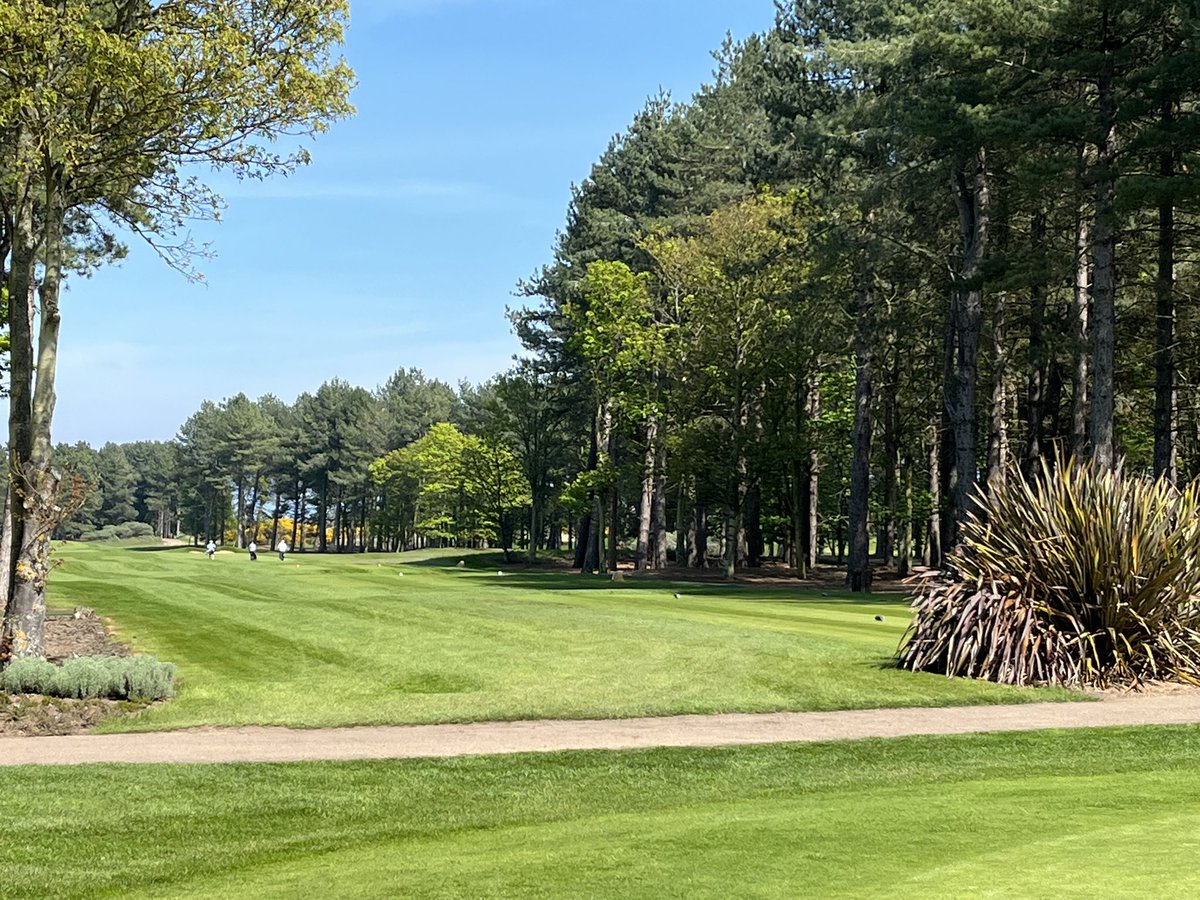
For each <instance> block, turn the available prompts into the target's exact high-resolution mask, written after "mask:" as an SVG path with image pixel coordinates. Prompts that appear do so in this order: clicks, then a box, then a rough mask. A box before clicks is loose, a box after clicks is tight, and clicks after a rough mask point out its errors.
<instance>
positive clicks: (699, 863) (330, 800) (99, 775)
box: [0, 727, 1200, 898]
mask: <svg viewBox="0 0 1200 900" xmlns="http://www.w3.org/2000/svg"><path fill="white" fill-rule="evenodd" d="M1198 765H1200V729H1197V728H1195V727H1174V728H1146V729H1127V730H1110V731H1103V730H1097V731H1071V732H1050V733H1041V734H1031V733H1017V734H992V735H976V736H958V737H940V738H905V739H900V740H891V741H851V742H843V743H839V744H825V745H811V744H810V745H799V746H796V745H792V746H787V745H776V746H767V747H743V748H727V749H706V750H682V749H670V750H652V751H636V752H621V753H604V752H590V753H563V754H552V755H545V756H509V757H475V758H462V759H455V760H440V761H433V760H407V761H396V762H367V763H303V764H287V765H253V766H251V765H237V766H154V767H151V766H87V767H81V768H66V769H63V768H25V769H20V770H0V877H2V878H3V884H4V894H5V896H11V897H18V896H21V897H54V896H95V895H114V894H120V895H121V896H155V897H214V898H216V897H221V898H227V897H300V896H305V897H315V896H320V897H331V898H341V897H444V896H462V897H513V896H523V897H531V896H533V897H597V896H606V897H616V896H619V897H730V896H757V897H787V898H791V897H945V896H955V897H961V896H970V897H1030V896H1055V897H1087V898H1091V897H1118V896H1130V897H1133V896H1157V897H1187V896H1196V895H1197V892H1198V891H1200V870H1198V869H1197V867H1196V866H1195V859H1196V856H1197V853H1198V852H1200V837H1198V835H1200V781H1198V780H1197V779H1196V777H1195V772H1196V769H1197V766H1198Z"/></svg>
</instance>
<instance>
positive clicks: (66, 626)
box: [0, 607, 144, 737]
mask: <svg viewBox="0 0 1200 900" xmlns="http://www.w3.org/2000/svg"><path fill="white" fill-rule="evenodd" d="M45 642H46V658H47V659H49V660H50V661H51V662H54V663H61V662H62V661H63V660H65V659H69V658H71V657H72V656H131V655H132V652H131V651H130V649H129V648H128V647H127V646H126V645H125V644H122V643H121V642H120V641H116V640H113V637H112V635H110V634H109V632H108V627H107V626H106V625H105V624H104V620H103V619H101V618H100V617H99V616H97V615H96V614H95V613H94V612H92V610H90V609H87V608H84V607H81V608H79V609H77V610H75V613H74V615H67V616H48V617H47V618H46V634H45ZM143 706H144V704H139V703H130V702H128V701H123V700H99V699H94V700H72V699H66V698H61V697H43V696H42V695H40V694H5V693H0V736H3V737H42V736H46V735H56V734H83V733H84V732H87V731H90V730H91V729H93V728H95V727H96V726H97V725H99V724H100V723H101V722H102V721H104V720H105V719H108V718H111V717H112V716H115V715H122V714H125V713H128V712H130V711H134V710H138V709H141V708H143Z"/></svg>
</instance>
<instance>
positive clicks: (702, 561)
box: [692, 501, 708, 569]
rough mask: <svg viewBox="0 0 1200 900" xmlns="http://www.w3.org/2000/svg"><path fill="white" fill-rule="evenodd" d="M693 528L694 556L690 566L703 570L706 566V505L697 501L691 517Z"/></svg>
mask: <svg viewBox="0 0 1200 900" xmlns="http://www.w3.org/2000/svg"><path fill="white" fill-rule="evenodd" d="M693 521H694V522H695V526H694V528H693V529H692V539H693V541H694V544H693V546H694V548H695V549H694V555H693V557H692V566H693V567H694V568H697V569H703V568H705V567H706V566H707V565H708V504H707V503H700V502H698V501H697V503H696V508H695V514H694V517H693Z"/></svg>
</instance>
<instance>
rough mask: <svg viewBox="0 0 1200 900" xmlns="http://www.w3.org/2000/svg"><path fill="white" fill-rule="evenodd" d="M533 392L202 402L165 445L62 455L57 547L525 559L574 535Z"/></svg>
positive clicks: (410, 373) (326, 394)
mask: <svg viewBox="0 0 1200 900" xmlns="http://www.w3.org/2000/svg"><path fill="white" fill-rule="evenodd" d="M542 389H543V385H541V384H539V383H538V381H537V379H535V378H534V377H533V376H531V375H528V373H525V374H522V371H521V370H520V369H515V370H514V371H512V372H510V373H507V374H506V375H504V376H502V377H500V378H497V379H493V380H491V381H489V382H488V383H487V384H485V385H483V386H480V387H474V386H472V385H469V384H466V383H464V384H461V385H459V387H458V389H457V390H455V389H452V388H451V387H449V386H448V385H447V384H445V383H443V382H441V381H438V380H436V379H428V378H426V377H425V376H424V374H423V373H422V372H421V371H420V370H417V369H407V370H405V369H401V370H399V371H397V372H396V373H395V374H394V375H392V376H391V377H390V378H389V379H388V380H387V381H386V382H385V383H384V384H383V385H382V386H380V387H379V388H377V389H376V390H374V391H369V390H367V389H365V388H361V387H355V386H352V385H350V384H347V383H346V382H344V381H340V380H336V379H335V380H332V381H328V382H326V383H325V384H323V385H321V387H320V388H318V389H317V390H316V391H314V392H312V393H304V394H301V395H300V396H299V397H298V398H297V399H296V401H295V402H294V403H290V404H289V403H285V402H283V401H281V400H280V399H278V398H277V397H274V396H270V395H267V396H264V397H260V398H258V399H257V400H251V399H249V398H248V397H246V395H244V394H238V395H236V396H234V397H231V398H228V399H226V400H223V401H221V402H213V401H205V402H204V403H202V404H201V406H200V408H199V409H198V410H197V411H196V412H195V413H194V414H193V415H192V416H190V417H189V418H188V420H187V421H186V422H184V423H183V425H182V426H181V427H180V429H179V434H178V435H177V437H176V438H175V440H173V441H137V442H132V443H126V444H115V443H107V444H105V445H104V446H102V447H100V448H99V449H94V448H92V447H90V446H89V445H87V444H86V443H77V444H73V445H59V446H58V447H56V448H55V458H56V461H57V463H56V464H57V465H58V466H59V468H60V470H61V473H62V476H63V478H64V479H65V480H66V482H67V483H68V484H70V485H72V486H73V490H72V494H73V496H74V497H75V502H73V503H70V504H69V515H68V516H67V517H66V518H65V519H64V520H63V521H61V522H60V524H59V525H58V527H57V530H56V537H58V538H65V539H82V540H93V539H104V538H115V537H126V536H134V535H136V534H156V535H158V536H160V537H179V536H184V537H190V538H191V539H192V541H193V542H194V543H197V544H198V543H204V542H206V541H208V540H210V539H212V540H216V541H218V542H222V543H223V542H225V541H226V540H227V539H228V540H229V541H230V542H232V543H234V544H235V545H236V546H237V547H239V548H242V547H245V546H247V545H248V544H249V543H250V542H252V541H254V542H259V541H265V542H268V543H269V545H270V546H274V545H276V544H277V543H278V541H280V540H286V541H288V543H289V546H290V547H292V548H294V549H297V550H301V551H303V550H315V551H318V552H325V551H332V552H343V551H347V552H363V551H366V550H377V551H398V550H407V549H413V548H416V547H422V546H455V547H470V546H493V547H500V548H502V549H504V550H505V551H506V552H509V551H511V550H512V549H513V548H514V547H515V546H517V545H521V546H523V547H525V548H526V550H527V551H528V553H529V555H530V557H531V558H532V557H533V556H535V555H536V552H537V550H538V549H539V548H551V549H556V548H557V547H558V546H559V545H560V544H561V543H562V542H563V541H564V540H565V541H568V542H569V541H570V540H571V539H572V529H573V525H572V523H571V522H570V518H571V517H570V515H569V512H568V511H567V510H566V508H565V507H563V506H562V505H561V504H560V503H559V499H558V497H557V495H556V494H554V493H553V488H554V480H555V478H556V477H558V474H557V473H558V472H559V471H560V468H561V466H562V465H563V464H564V461H563V459H562V457H561V451H562V450H563V448H564V445H562V444H559V445H555V444H554V440H555V435H556V434H558V433H560V430H561V429H560V426H559V424H557V422H556V421H550V417H549V412H550V410H549V409H548V408H546V407H540V406H539V401H538V398H537V396H536V395H537V392H538V391H540V390H542ZM531 417H532V418H531ZM555 419H556V420H557V419H559V416H558V413H557V412H556V413H555ZM535 491H536V494H537V497H538V504H539V505H538V506H537V508H536V513H535V512H534V508H533V502H534V494H535ZM134 526H142V527H140V528H139V527H134Z"/></svg>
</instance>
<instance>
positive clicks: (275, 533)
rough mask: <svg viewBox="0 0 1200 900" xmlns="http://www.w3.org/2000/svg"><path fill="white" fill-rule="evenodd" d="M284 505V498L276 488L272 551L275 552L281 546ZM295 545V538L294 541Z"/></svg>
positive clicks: (272, 525)
mask: <svg viewBox="0 0 1200 900" xmlns="http://www.w3.org/2000/svg"><path fill="white" fill-rule="evenodd" d="M282 504H283V497H282V495H281V492H280V490H279V488H278V487H276V488H275V510H274V512H273V514H272V516H271V549H272V550H274V549H275V547H276V546H277V545H278V544H279V512H280V508H281V506H282ZM292 542H293V543H295V538H293V539H292Z"/></svg>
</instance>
